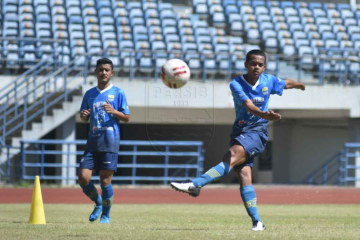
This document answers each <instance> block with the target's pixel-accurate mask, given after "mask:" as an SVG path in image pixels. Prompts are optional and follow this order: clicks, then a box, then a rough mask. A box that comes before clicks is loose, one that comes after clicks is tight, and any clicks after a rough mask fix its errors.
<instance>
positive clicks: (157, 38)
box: [149, 33, 164, 43]
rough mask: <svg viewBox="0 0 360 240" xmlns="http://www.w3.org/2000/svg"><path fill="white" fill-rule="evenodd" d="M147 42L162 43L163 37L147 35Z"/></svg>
mask: <svg viewBox="0 0 360 240" xmlns="http://www.w3.org/2000/svg"><path fill="white" fill-rule="evenodd" d="M149 41H150V42H151V43H152V42H155V41H161V42H162V41H164V37H163V35H162V34H150V33H149Z"/></svg>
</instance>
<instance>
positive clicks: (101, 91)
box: [96, 84, 113, 93]
mask: <svg viewBox="0 0 360 240" xmlns="http://www.w3.org/2000/svg"><path fill="white" fill-rule="evenodd" d="M112 87H113V85H112V84H110V86H108V87H107V88H105V89H104V90H100V89H99V88H98V87H96V89H97V90H98V91H99V92H100V93H103V92H106V91H107V90H109V89H110V88H112Z"/></svg>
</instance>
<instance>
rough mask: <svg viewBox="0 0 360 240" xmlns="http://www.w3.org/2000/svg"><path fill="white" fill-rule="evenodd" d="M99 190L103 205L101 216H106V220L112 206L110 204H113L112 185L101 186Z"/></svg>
mask: <svg viewBox="0 0 360 240" xmlns="http://www.w3.org/2000/svg"><path fill="white" fill-rule="evenodd" d="M101 190H102V194H101V196H102V199H103V200H102V205H103V210H102V215H105V216H107V217H108V218H109V217H110V208H111V206H112V202H113V197H114V192H113V188H112V185H111V184H110V185H107V186H101Z"/></svg>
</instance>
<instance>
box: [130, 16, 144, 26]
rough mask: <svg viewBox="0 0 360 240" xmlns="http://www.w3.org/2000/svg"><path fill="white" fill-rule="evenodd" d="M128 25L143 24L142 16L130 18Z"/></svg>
mask: <svg viewBox="0 0 360 240" xmlns="http://www.w3.org/2000/svg"><path fill="white" fill-rule="evenodd" d="M130 25H131V27H135V26H145V20H144V18H142V17H136V18H131V19H130Z"/></svg>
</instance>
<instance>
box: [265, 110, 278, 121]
mask: <svg viewBox="0 0 360 240" xmlns="http://www.w3.org/2000/svg"><path fill="white" fill-rule="evenodd" d="M263 118H264V119H266V120H268V121H277V120H280V119H281V115H280V114H278V113H275V112H274V111H271V110H270V111H267V112H265V113H264V116H263Z"/></svg>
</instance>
